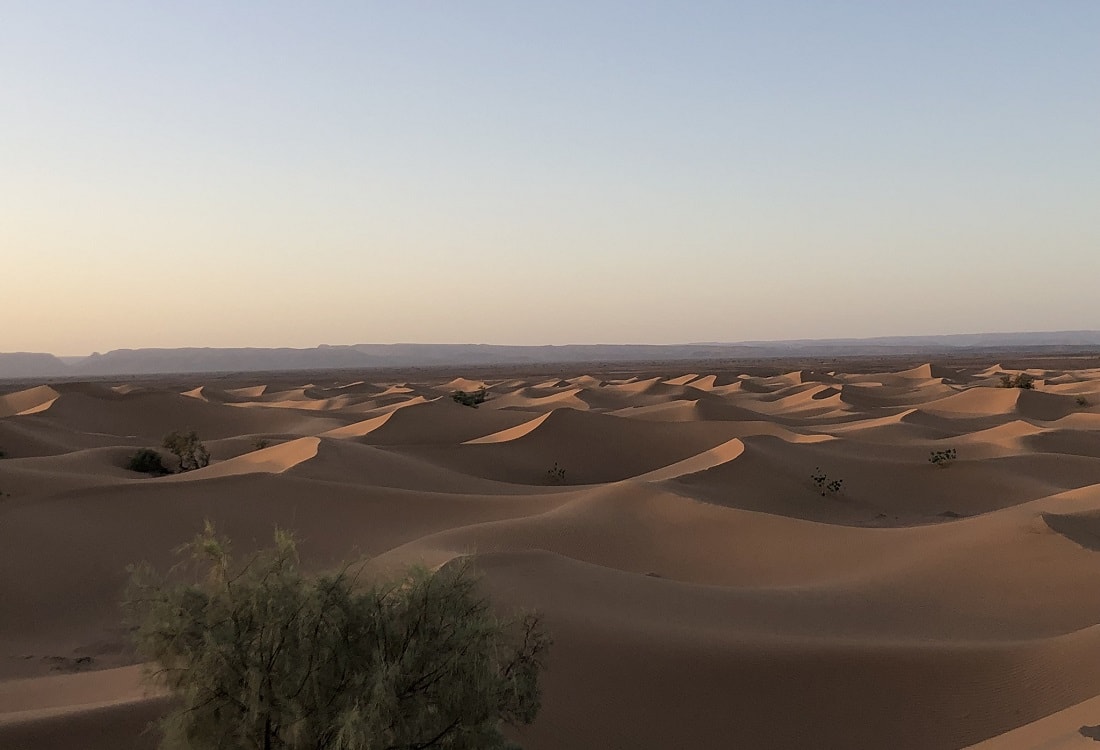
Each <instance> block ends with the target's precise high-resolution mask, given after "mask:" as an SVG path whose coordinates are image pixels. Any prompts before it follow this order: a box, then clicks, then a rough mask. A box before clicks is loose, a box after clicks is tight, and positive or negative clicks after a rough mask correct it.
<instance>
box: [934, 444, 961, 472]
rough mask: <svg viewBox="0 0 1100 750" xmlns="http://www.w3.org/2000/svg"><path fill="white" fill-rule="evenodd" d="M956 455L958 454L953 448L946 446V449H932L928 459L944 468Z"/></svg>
mask: <svg viewBox="0 0 1100 750" xmlns="http://www.w3.org/2000/svg"><path fill="white" fill-rule="evenodd" d="M958 457H959V456H958V454H957V453H956V452H955V449H954V448H948V449H947V450H942V451H932V452H931V455H930V456H929V457H928V460H929V461H931V462H932V463H933V464H935V465H936V466H939V467H940V468H941V469H946V468H947V467H948V466H950V465H951V464H952V463H954V462H955V460H956V459H957V458H958Z"/></svg>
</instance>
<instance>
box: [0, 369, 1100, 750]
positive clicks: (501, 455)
mask: <svg viewBox="0 0 1100 750" xmlns="http://www.w3.org/2000/svg"><path fill="white" fill-rule="evenodd" d="M1001 372H1002V369H1001V368H1000V367H999V366H994V367H990V368H976V369H973V370H963V369H958V368H955V369H951V368H945V367H941V366H939V365H936V364H926V365H923V366H921V367H916V368H912V369H909V370H905V371H901V372H892V373H891V372H886V373H843V372H839V373H838V372H829V373H824V372H810V371H794V372H788V373H783V374H780V375H775V376H770V377H769V376H748V375H742V374H739V373H736V372H734V373H730V372H712V373H705V372H703V373H698V372H691V373H677V372H643V373H637V374H636V375H633V376H626V377H620V376H619V375H615V376H608V377H596V376H589V375H584V374H575V373H559V374H558V375H557V376H555V377H549V376H548V375H547V374H545V373H544V374H543V375H541V376H535V377H531V378H515V377H509V378H508V379H498V380H494V379H492V378H488V379H472V378H471V379H467V378H463V377H458V378H453V379H452V378H449V377H448V378H443V379H439V380H425V381H422V382H420V381H416V380H404V381H400V382H371V381H370V380H369V379H367V380H355V381H352V382H336V383H332V382H327V381H324V380H323V379H322V378H321V376H318V377H317V378H316V379H315V382H311V383H306V384H301V383H289V382H280V383H276V384H271V383H256V382H249V381H247V380H239V381H237V380H232V379H226V380H223V381H219V382H216V383H188V384H186V385H185V386H182V387H181V386H178V385H176V386H169V385H167V384H166V385H165V386H164V387H158V386H156V385H155V384H153V385H150V384H148V383H144V384H140V385H134V384H130V383H115V384H110V383H104V384H66V385H56V386H48V387H47V386H42V387H37V388H31V389H27V390H22V391H19V392H15V393H0V451H4V453H5V455H6V456H7V457H6V458H5V459H3V460H2V461H0V493H3V495H2V496H0V563H2V565H0V603H2V607H3V609H2V611H0V615H2V616H0V747H2V748H5V749H6V748H28V749H29V748H46V749H47V750H48V749H50V748H72V747H82V748H92V749H93V750H98V749H100V748H102V749H103V750H106V749H107V748H111V750H114V749H115V748H147V747H153V746H154V745H155V736H153V735H152V734H149V733H142V730H143V728H144V727H145V725H146V724H147V723H148V722H149V721H151V720H152V719H154V718H155V717H156V716H157V715H158V714H159V713H160V712H162V711H163V710H164V708H165V705H166V704H165V702H164V698H163V697H161V696H159V695H156V694H153V693H149V692H147V691H146V689H145V688H144V687H143V685H142V683H141V681H140V669H139V668H138V667H137V666H134V665H133V655H132V653H131V651H130V649H129V646H128V639H127V631H126V629H125V626H124V624H123V623H122V621H121V617H120V611H119V606H118V601H119V597H120V595H121V590H122V587H123V585H124V582H125V578H126V573H125V569H126V566H127V564H129V563H132V562H136V561H139V560H148V561H150V562H152V563H154V564H155V565H158V566H161V567H164V566H167V565H169V564H170V563H171V562H172V559H173V558H172V556H171V554H170V550H171V549H172V548H174V547H175V546H177V545H178V544H180V543H181V542H182V541H185V540H186V539H187V538H188V537H190V536H191V535H192V534H194V533H195V532H196V531H197V530H198V529H199V527H200V525H201V523H202V521H203V520H204V519H211V520H213V521H214V522H215V523H216V524H217V525H218V527H219V528H220V529H221V530H223V531H224V532H226V533H227V534H229V535H230V536H231V537H233V539H234V540H235V543H236V546H237V547H238V549H240V550H242V551H247V550H249V549H252V548H254V547H255V546H256V545H259V544H263V543H265V542H266V540H267V539H269V538H270V534H271V531H272V529H273V528H274V527H276V526H280V527H285V528H291V529H294V530H296V532H297V533H298V535H299V536H300V538H301V540H302V546H301V548H302V553H303V558H304V560H305V561H306V563H307V564H308V565H310V566H311V567H314V568H322V567H325V566H328V565H332V564H334V563H336V562H337V561H340V560H343V559H347V558H349V557H357V556H364V557H365V558H367V559H369V562H368V563H367V570H368V571H382V570H389V569H393V568H397V567H400V566H403V565H405V564H408V563H411V562H422V563H428V564H432V565H437V564H443V563H446V562H447V561H449V560H452V559H455V558H457V557H460V556H473V558H474V560H475V561H476V564H477V566H478V567H479V568H480V569H481V570H482V571H483V573H484V576H485V578H484V586H485V588H486V590H487V591H489V592H491V593H492V594H493V596H494V599H495V600H496V601H497V602H498V603H499V605H500V606H501V607H505V608H509V607H521V608H537V609H540V610H541V611H543V612H544V613H545V617H546V620H547V623H548V626H549V627H550V629H551V630H552V633H553V636H554V639H555V642H556V645H555V647H554V650H553V652H552V654H551V664H550V670H549V671H548V673H547V674H546V677H545V683H544V687H545V696H544V708H543V711H542V713H541V714H540V717H539V719H538V720H537V721H536V722H535V724H534V725H532V726H531V727H527V728H524V729H522V730H519V731H517V733H516V736H517V738H518V739H520V740H522V742H523V744H524V746H525V747H527V748H529V749H532V750H558V749H560V748H570V750H574V749H578V748H579V749H584V748H600V749H601V750H602V749H604V748H619V747H623V748H625V747H629V748H635V749H647V748H653V749H654V750H658V749H660V750H664V749H665V748H681V747H684V748H686V747H751V748H789V747H804V746H814V747H829V748H834V747H835V748H857V749H858V748H868V749H872V748H874V749H878V748H914V749H916V748H922V749H923V748H933V749H935V748H943V749H944V750H947V749H949V748H961V747H964V746H968V745H972V744H975V743H984V744H980V745H978V746H979V747H982V748H989V749H990V750H1001V749H1004V748H1039V747H1046V748H1071V747H1086V746H1089V745H1090V744H1094V743H1093V741H1092V740H1091V739H1089V738H1087V737H1085V736H1084V735H1082V734H1081V733H1080V732H1079V731H1078V729H1079V728H1080V727H1081V726H1088V725H1100V669H1096V668H1095V664H1096V663H1097V657H1098V656H1100V625H1098V623H1100V407H1098V406H1096V405H1093V404H1098V403H1100V371H1049V372H1048V371H1039V370H1036V371H1033V372H1031V374H1032V375H1034V376H1035V377H1036V379H1037V383H1038V384H1039V388H1038V390H1036V391H1022V390H1006V389H1000V388H996V387H993V386H995V384H996V383H997V382H998V381H999V375H1000V374H1001ZM482 387H484V388H486V389H487V391H488V393H489V395H490V398H489V400H488V401H487V402H486V403H484V404H483V405H481V406H480V407H479V408H477V409H473V408H468V407H464V406H461V405H459V404H457V403H455V402H454V401H453V400H452V399H451V398H449V394H450V393H451V392H452V391H454V390H458V389H461V390H466V391H472V390H477V389H479V388H482ZM1082 402H1083V403H1082ZM176 429H195V430H197V431H198V432H199V433H200V435H201V436H202V437H203V438H204V439H205V440H206V442H207V444H208V446H209V447H210V449H211V454H212V457H213V461H212V463H211V465H210V466H209V467H207V468H204V469H200V470H197V471H193V472H189V473H185V474H180V475H172V476H167V477H160V478H151V477H145V476H142V475H137V474H134V473H133V472H130V471H128V470H127V468H126V465H127V460H128V458H129V456H130V455H132V453H133V452H134V450H135V449H137V448H138V447H145V446H147V447H156V446H157V445H159V443H160V440H161V438H162V437H163V435H164V434H165V433H167V432H169V431H171V430H176ZM261 439H262V440H264V441H266V443H267V447H262V448H258V447H257V445H256V444H257V441H259V440H261ZM947 448H954V449H956V450H957V452H958V459H957V460H956V461H955V462H954V463H953V464H952V465H950V466H948V467H946V468H938V467H936V466H934V465H933V464H931V463H930V462H929V460H928V459H929V456H930V453H931V452H932V451H937V450H945V449H947ZM555 466H557V467H558V468H560V469H561V470H562V472H560V473H555V472H554V471H553V470H552V469H553V467H555ZM818 469H820V470H821V471H823V472H825V473H827V474H828V476H829V478H833V479H843V487H842V489H841V491H840V492H839V493H835V494H833V493H829V492H826V495H825V496H822V495H821V493H820V491H819V490H818V488H816V487H815V485H814V483H813V481H812V480H811V474H812V473H814V471H815V470H818ZM1044 717H1045V718H1044ZM1098 736H1100V734H1098Z"/></svg>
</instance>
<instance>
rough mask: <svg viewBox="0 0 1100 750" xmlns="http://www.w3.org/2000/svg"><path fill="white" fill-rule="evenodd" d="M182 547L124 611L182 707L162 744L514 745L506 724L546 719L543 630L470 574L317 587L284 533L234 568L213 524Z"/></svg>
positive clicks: (145, 579)
mask: <svg viewBox="0 0 1100 750" xmlns="http://www.w3.org/2000/svg"><path fill="white" fill-rule="evenodd" d="M183 551H185V552H187V553H189V557H190V565H186V566H178V567H177V568H176V569H174V571H173V573H172V574H170V575H169V576H168V577H164V576H161V575H160V574H158V573H156V572H155V571H153V570H152V569H151V568H149V567H148V566H139V567H136V568H134V569H133V570H132V576H131V581H130V586H129V590H128V594H127V599H126V605H127V607H128V609H129V611H130V613H131V615H132V616H133V617H134V618H135V622H136V624H137V628H136V631H135V633H136V643H137V646H138V649H139V652H140V653H141V654H142V655H143V656H144V657H145V658H146V659H147V660H148V661H149V662H151V676H152V678H153V679H154V680H156V681H158V682H160V683H161V684H162V685H164V686H166V687H167V688H168V689H169V690H170V692H171V693H172V694H173V695H174V696H175V697H176V698H177V699H178V709H177V710H175V711H174V712H173V713H171V714H170V715H169V716H168V717H167V718H166V719H164V721H163V730H164V741H163V744H162V747H164V748H179V749H180V750H182V749H183V748H187V749H188V750H215V749H217V750H229V749H232V750H238V749H239V750H244V749H245V748H248V749H250V750H299V749H301V750H305V749H306V748H310V749H318V750H324V749H327V748H338V749H340V750H430V749H432V748H448V749H454V750H475V749H477V750H487V749H488V750H491V749H494V748H515V747H517V746H516V745H513V744H510V743H509V742H508V741H507V740H506V739H505V737H504V735H503V733H502V731H501V730H502V728H503V727H504V726H506V725H513V726H516V725H521V724H527V723H530V722H531V721H532V720H533V719H534V718H535V715H536V713H537V712H538V709H539V688H538V676H539V672H540V670H541V668H542V666H543V661H544V656H545V653H546V650H547V648H548V646H549V643H550V642H549V639H548V638H547V636H546V635H545V633H544V632H543V630H542V627H541V623H540V619H539V617H538V616H537V615H533V614H528V615H523V616H517V617H514V618H510V619H501V618H499V617H497V616H496V615H494V614H493V612H492V610H491V609H490V603H489V601H488V600H487V599H486V598H484V597H483V596H480V595H479V594H478V593H477V578H476V577H475V576H474V575H473V573H472V571H471V569H470V567H469V566H468V564H465V563H457V564H453V565H448V566H444V567H443V568H441V569H439V570H437V571H434V572H433V571H428V570H425V569H420V568H414V569H410V570H409V571H408V572H407V573H406V574H404V575H403V576H400V577H399V578H397V579H393V580H390V581H388V582H385V583H382V582H377V581H375V582H361V581H360V580H358V578H357V576H355V575H353V574H352V573H351V572H350V571H351V568H350V566H345V567H343V568H342V569H340V570H339V571H338V572H335V573H331V574H326V575H318V576H315V577H309V576H306V575H304V574H303V572H302V571H301V569H300V567H299V559H298V554H297V550H296V547H295V543H294V541H293V539H292V537H291V536H290V535H289V534H287V533H285V532H281V531H278V532H276V535H275V545H274V547H273V548H271V549H268V550H266V551H263V552H260V553H258V554H256V555H254V556H252V557H251V558H250V559H249V560H247V561H246V562H244V563H243V564H241V565H237V564H235V563H234V561H233V560H232V558H231V557H230V554H229V545H228V542H227V541H226V540H224V539H220V538H218V537H217V536H216V534H215V531H214V529H213V527H212V526H211V525H210V524H207V525H206V528H205V530H204V531H203V533H201V534H200V535H198V536H197V537H196V538H195V539H194V541H193V542H192V543H190V544H189V545H186V547H184V548H181V552H183ZM188 571H190V573H188Z"/></svg>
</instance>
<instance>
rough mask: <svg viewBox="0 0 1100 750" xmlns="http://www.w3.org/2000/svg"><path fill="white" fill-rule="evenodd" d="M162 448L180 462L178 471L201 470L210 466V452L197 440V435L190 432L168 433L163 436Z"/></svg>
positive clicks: (192, 431)
mask: <svg viewBox="0 0 1100 750" xmlns="http://www.w3.org/2000/svg"><path fill="white" fill-rule="evenodd" d="M163 447H164V448H165V449H167V450H168V451H171V452H172V453H173V454H174V455H175V456H176V458H178V459H179V460H180V471H191V470H192V469H201V468H202V467H204V466H209V465H210V451H208V450H206V446H205V445H203V444H202V442H201V441H200V440H199V434H198V433H197V432H195V431H194V430H191V431H190V432H170V433H168V434H167V435H165V436H164V445H163Z"/></svg>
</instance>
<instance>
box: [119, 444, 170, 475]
mask: <svg viewBox="0 0 1100 750" xmlns="http://www.w3.org/2000/svg"><path fill="white" fill-rule="evenodd" d="M126 468H127V469H129V470H130V471H137V472H140V473H142V474H152V475H153V476H155V477H160V476H164V475H165V474H167V473H168V469H167V468H166V467H165V466H164V462H163V461H162V460H161V458H160V454H159V453H157V452H156V451H155V450H150V449H149V448H142V449H141V450H139V451H138V452H137V453H135V454H134V455H132V456H130V460H129V462H128V463H127V464H126Z"/></svg>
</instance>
